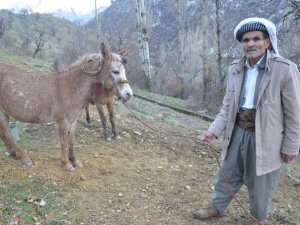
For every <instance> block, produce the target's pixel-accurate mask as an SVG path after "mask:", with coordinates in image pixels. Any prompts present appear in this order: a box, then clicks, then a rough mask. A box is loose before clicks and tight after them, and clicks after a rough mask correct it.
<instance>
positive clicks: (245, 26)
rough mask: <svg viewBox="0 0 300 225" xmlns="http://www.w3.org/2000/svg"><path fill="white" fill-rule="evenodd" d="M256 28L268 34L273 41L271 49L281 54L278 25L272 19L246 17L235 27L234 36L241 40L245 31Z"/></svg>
mask: <svg viewBox="0 0 300 225" xmlns="http://www.w3.org/2000/svg"><path fill="white" fill-rule="evenodd" d="M254 30H258V31H262V32H264V33H266V34H268V35H269V37H270V41H271V44H270V46H269V50H271V51H273V52H274V53H276V54H279V53H278V49H277V36H276V27H275V25H274V23H272V22H271V21H270V20H267V19H264V18H256V17H254V18H248V19H245V20H243V21H241V22H240V23H239V24H238V25H237V26H236V28H235V29H234V37H235V38H236V39H237V40H238V41H239V42H241V41H242V38H243V34H244V33H247V32H249V31H254Z"/></svg>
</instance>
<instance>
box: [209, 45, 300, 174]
mask: <svg viewBox="0 0 300 225" xmlns="http://www.w3.org/2000/svg"><path fill="white" fill-rule="evenodd" d="M245 60H246V59H245V57H243V58H242V59H240V60H236V61H234V62H233V63H232V64H231V66H230V68H229V73H228V80H227V88H226V93H225V96H224V99H223V106H222V108H221V109H220V112H219V114H218V115H217V117H216V119H215V120H214V122H213V123H212V124H211V126H210V127H209V129H208V130H209V131H211V132H212V133H214V134H215V135H216V136H217V137H220V136H221V135H222V134H223V151H222V159H225V157H226V155H227V153H228V146H229V144H230V140H231V137H232V132H233V129H234V125H235V122H236V115H237V112H238V110H239V95H240V92H241V88H242V83H243V76H244V66H245ZM255 137H256V174H257V175H258V176H260V175H263V174H267V173H270V172H272V171H274V170H277V169H279V168H280V167H281V165H282V160H281V155H280V153H281V152H282V153H285V154H288V155H298V154H299V148H300V74H299V71H298V69H297V66H296V65H295V64H294V63H292V62H290V61H289V60H287V59H285V58H283V57H281V56H279V55H276V54H274V53H271V52H270V51H269V50H268V51H267V59H266V65H265V72H264V74H263V77H262V80H261V82H260V86H259V93H258V99H257V108H256V118H255Z"/></svg>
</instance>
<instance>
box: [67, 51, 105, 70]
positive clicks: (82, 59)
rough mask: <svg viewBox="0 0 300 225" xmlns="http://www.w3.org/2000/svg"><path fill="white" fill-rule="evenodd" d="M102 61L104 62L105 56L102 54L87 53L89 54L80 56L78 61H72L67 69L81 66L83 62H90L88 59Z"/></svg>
mask: <svg viewBox="0 0 300 225" xmlns="http://www.w3.org/2000/svg"><path fill="white" fill-rule="evenodd" d="M90 60H92V61H100V63H101V64H102V61H103V57H102V55H101V54H97V53H95V54H87V55H83V56H82V57H80V58H79V59H78V60H77V61H75V62H74V63H72V64H71V65H70V66H69V67H68V68H67V70H71V69H74V68H77V67H80V66H81V65H82V64H84V63H86V62H88V61H90Z"/></svg>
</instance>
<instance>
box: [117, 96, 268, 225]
mask: <svg viewBox="0 0 300 225" xmlns="http://www.w3.org/2000/svg"><path fill="white" fill-rule="evenodd" d="M122 103H123V105H124V106H125V107H126V108H127V109H128V110H129V111H130V113H131V114H132V115H133V116H134V117H135V119H136V120H138V121H139V122H140V123H142V124H143V125H144V126H146V127H148V128H149V129H151V130H153V131H155V132H158V133H160V134H164V135H167V136H173V137H182V138H187V139H191V140H195V141H200V140H199V138H198V137H196V136H186V135H183V134H180V133H171V132H166V131H162V130H159V129H157V128H154V127H152V126H150V125H148V124H147V123H145V122H144V121H142V120H141V119H139V118H138V117H137V115H136V114H135V113H134V112H133V111H132V110H131V109H130V108H129V106H128V104H127V103H126V102H125V101H122ZM200 142H201V143H202V144H204V143H203V142H202V141H200ZM205 145H206V144H205ZM206 146H208V150H210V152H212V153H213V155H214V158H215V159H216V161H217V164H218V167H219V169H220V174H221V176H222V178H223V180H224V181H225V183H226V185H227V189H228V190H229V191H230V193H231V195H232V197H233V199H234V200H235V201H236V202H237V204H238V205H239V206H240V207H241V208H242V210H244V211H245V212H246V213H247V214H250V217H251V219H253V220H254V221H255V222H256V223H258V224H259V225H263V224H264V223H261V222H260V221H259V220H258V219H256V218H255V217H254V216H253V215H252V214H251V213H249V212H248V211H247V209H246V208H245V207H244V206H243V205H242V203H241V202H240V200H239V199H238V198H237V197H236V196H235V194H234V192H233V191H232V189H231V187H230V185H229V182H228V179H227V178H226V176H225V174H224V173H223V172H222V170H221V162H220V160H219V157H218V154H217V152H218V148H217V147H215V146H213V145H211V144H208V145H206Z"/></svg>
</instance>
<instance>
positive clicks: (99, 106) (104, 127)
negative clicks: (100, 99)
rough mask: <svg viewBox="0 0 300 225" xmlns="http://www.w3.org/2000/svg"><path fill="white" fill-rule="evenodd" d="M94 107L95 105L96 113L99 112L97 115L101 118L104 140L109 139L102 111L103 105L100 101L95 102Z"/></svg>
mask: <svg viewBox="0 0 300 225" xmlns="http://www.w3.org/2000/svg"><path fill="white" fill-rule="evenodd" d="M96 107H97V110H98V113H99V116H100V119H101V123H102V126H103V134H104V138H105V141H111V139H110V137H109V133H108V130H107V125H106V116H105V114H104V111H103V105H101V104H100V103H96Z"/></svg>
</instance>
